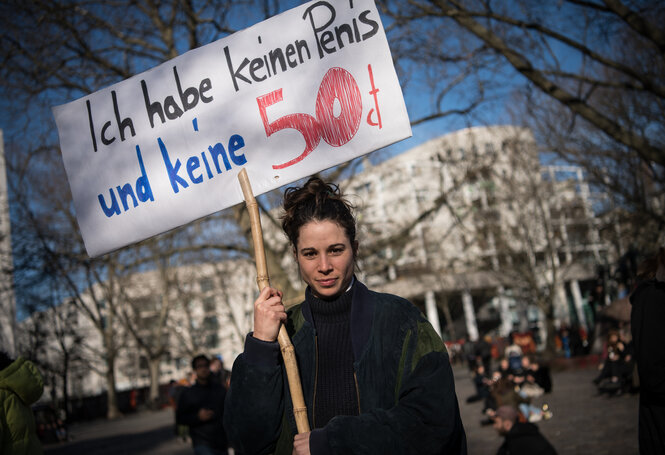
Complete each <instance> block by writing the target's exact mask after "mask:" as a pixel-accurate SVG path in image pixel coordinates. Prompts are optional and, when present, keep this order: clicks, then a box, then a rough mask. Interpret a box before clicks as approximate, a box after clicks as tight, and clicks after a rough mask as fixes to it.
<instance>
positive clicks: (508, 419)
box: [494, 406, 556, 455]
mask: <svg viewBox="0 0 665 455" xmlns="http://www.w3.org/2000/svg"><path fill="white" fill-rule="evenodd" d="M518 417H519V412H518V411H517V409H516V408H514V407H513V406H500V407H499V408H498V409H497V410H496V412H495V413H494V429H495V430H496V431H497V432H498V433H499V434H500V435H501V436H503V438H504V440H503V444H501V447H499V451H498V452H497V455H536V454H537V455H556V450H555V449H554V447H553V446H552V444H550V442H549V441H548V440H547V439H545V436H543V435H542V434H541V433H540V431H539V430H538V427H537V426H536V425H534V424H533V423H530V422H520V421H519V418H518Z"/></svg>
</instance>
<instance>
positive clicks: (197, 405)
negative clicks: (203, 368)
mask: <svg viewBox="0 0 665 455" xmlns="http://www.w3.org/2000/svg"><path fill="white" fill-rule="evenodd" d="M225 396H226V389H225V388H224V387H223V386H222V385H221V384H218V383H216V382H213V381H210V382H209V383H208V384H207V385H201V384H199V383H198V382H197V383H196V384H194V385H193V386H191V387H187V388H184V389H183V390H182V392H181V394H180V397H179V399H178V406H177V408H176V414H175V415H176V423H177V424H178V425H187V426H188V427H189V436H190V437H191V438H192V445H193V446H194V447H196V446H207V447H212V448H213V449H217V450H221V451H226V448H227V447H228V443H227V440H226V433H225V431H224V427H223V424H222V419H223V415H224V398H225ZM202 408H205V409H211V410H213V411H214V412H215V415H214V416H213V418H212V419H211V420H208V421H205V422H203V421H201V420H200V419H199V417H198V412H199V409H202Z"/></svg>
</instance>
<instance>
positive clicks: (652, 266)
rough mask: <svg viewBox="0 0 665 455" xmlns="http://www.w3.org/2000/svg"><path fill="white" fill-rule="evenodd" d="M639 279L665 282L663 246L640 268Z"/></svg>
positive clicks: (664, 252)
mask: <svg viewBox="0 0 665 455" xmlns="http://www.w3.org/2000/svg"><path fill="white" fill-rule="evenodd" d="M637 279H638V281H643V280H644V281H645V280H654V279H655V280H658V281H665V248H663V247H662V246H661V247H660V248H658V251H657V252H656V253H655V254H653V255H651V256H649V257H647V258H646V259H645V260H644V261H643V262H642V263H641V264H640V265H639V266H638V270H637Z"/></svg>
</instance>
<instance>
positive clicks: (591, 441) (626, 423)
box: [45, 362, 638, 455]
mask: <svg viewBox="0 0 665 455" xmlns="http://www.w3.org/2000/svg"><path fill="white" fill-rule="evenodd" d="M454 372H455V383H456V390H457V396H458V399H459V403H460V411H461V414H462V421H463V423H464V427H465V429H466V435H467V443H468V448H469V454H470V455H490V454H492V455H493V454H495V453H496V451H497V449H498V448H499V446H500V445H501V438H500V437H499V436H498V435H497V434H496V432H495V431H494V429H493V428H492V427H491V426H481V424H480V421H481V420H482V419H483V416H482V414H481V408H482V404H481V403H480V402H477V403H471V404H467V403H466V398H467V397H468V396H470V395H472V394H473V385H472V383H471V376H470V374H469V372H468V370H467V369H466V367H464V366H462V365H456V366H455V367H454ZM596 374H597V371H596V369H595V366H594V364H593V362H590V363H585V362H569V363H568V364H567V365H566V369H564V370H562V371H555V372H554V373H553V383H554V387H553V390H552V393H551V394H547V395H544V396H542V397H540V398H538V399H537V400H536V402H535V403H536V404H542V403H547V404H548V405H549V406H550V409H551V410H552V412H553V414H554V416H553V418H552V419H551V420H547V421H542V422H539V423H538V424H537V425H538V426H539V428H540V430H541V432H542V433H543V434H544V435H545V436H546V437H547V439H549V441H550V442H551V443H552V444H553V445H554V447H555V448H556V450H557V452H558V453H559V454H560V455H569V454H590V453H592V454H594V455H632V454H635V455H637V453H638V447H637V412H638V395H631V394H625V395H622V396H619V397H612V398H609V397H606V396H596V390H595V386H594V385H593V383H592V382H591V380H592V379H593V378H594V377H595V375H596ZM70 433H71V435H72V437H73V440H72V441H70V442H67V443H61V444H55V445H48V446H46V447H45V453H46V454H48V455H65V454H67V455H77V454H91V453H94V454H96V455H108V454H142V455H144V454H145V455H185V454H191V453H192V449H191V446H190V445H189V444H187V443H185V442H183V441H181V440H179V439H178V438H177V437H176V436H175V435H174V431H173V410H172V409H163V410H160V411H156V412H148V411H146V412H140V413H137V414H133V415H130V416H126V417H123V418H121V419H118V420H114V421H105V420H100V421H92V422H82V423H77V424H74V425H72V426H71V428H70Z"/></svg>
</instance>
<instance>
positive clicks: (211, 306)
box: [203, 295, 216, 313]
mask: <svg viewBox="0 0 665 455" xmlns="http://www.w3.org/2000/svg"><path fill="white" fill-rule="evenodd" d="M215 309H216V305H215V296H213V295H210V296H208V297H205V298H204V299H203V311H205V312H206V313H211V312H214V311H215Z"/></svg>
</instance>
